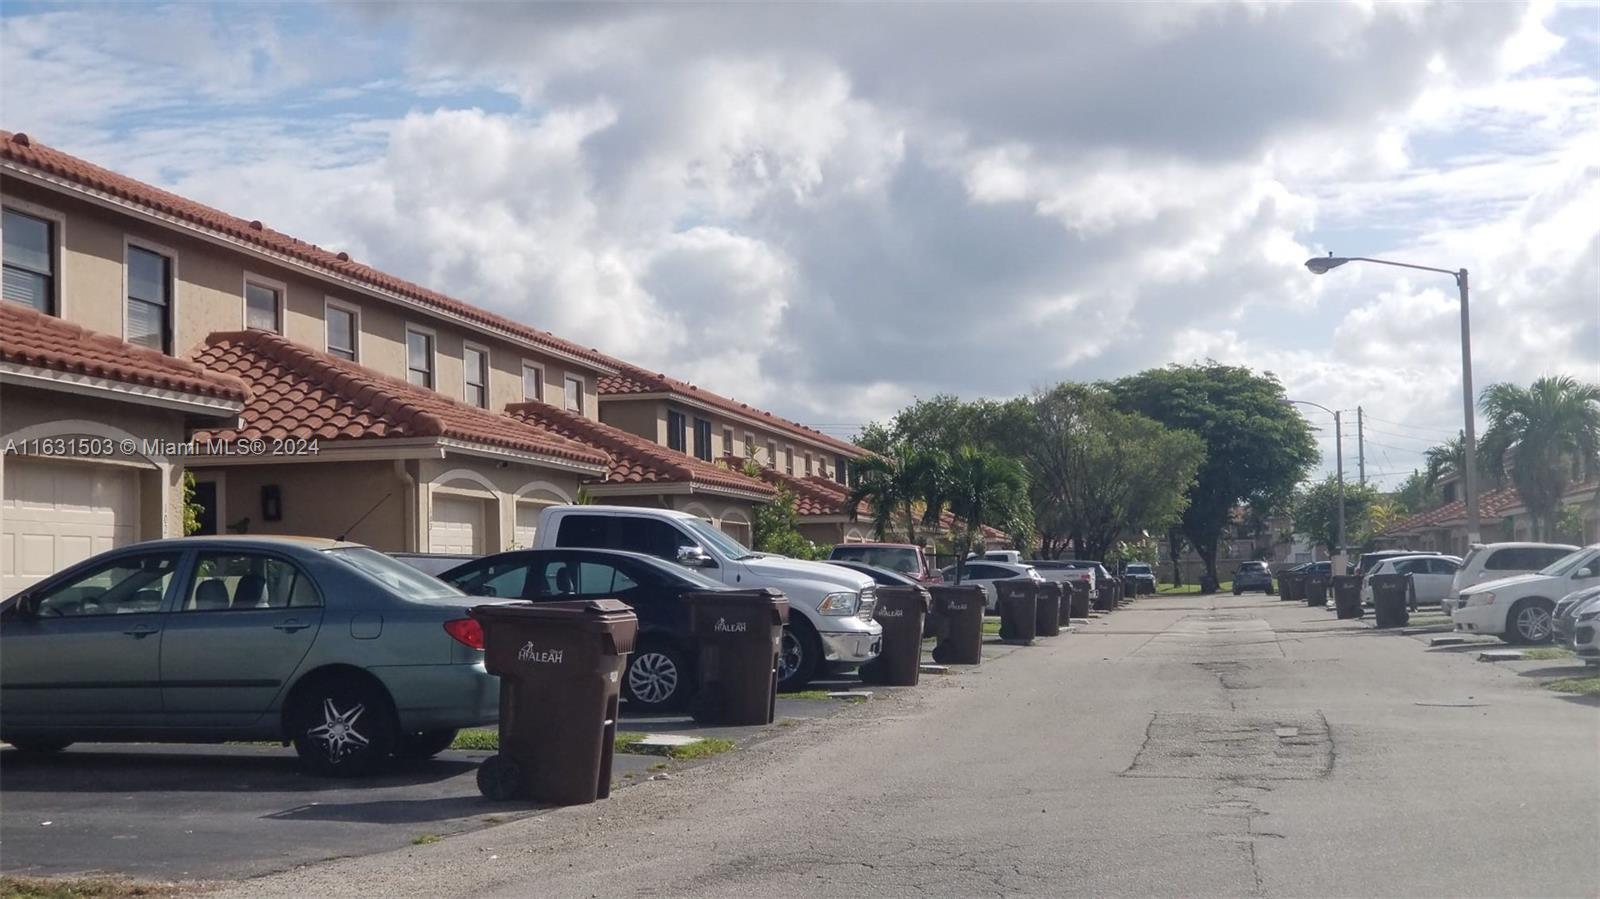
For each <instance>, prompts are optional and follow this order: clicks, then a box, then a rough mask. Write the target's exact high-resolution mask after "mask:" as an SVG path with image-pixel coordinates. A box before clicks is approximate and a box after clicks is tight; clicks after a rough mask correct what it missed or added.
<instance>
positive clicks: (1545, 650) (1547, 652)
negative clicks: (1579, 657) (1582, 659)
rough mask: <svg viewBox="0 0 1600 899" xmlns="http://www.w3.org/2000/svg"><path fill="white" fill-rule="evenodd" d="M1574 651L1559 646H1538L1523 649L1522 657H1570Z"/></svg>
mask: <svg viewBox="0 0 1600 899" xmlns="http://www.w3.org/2000/svg"><path fill="white" fill-rule="evenodd" d="M1574 655H1576V653H1574V652H1573V651H1572V650H1570V649H1564V648H1562V647H1560V646H1539V647H1535V648H1533V649H1524V650H1523V651H1522V657H1523V658H1525V659H1570V658H1572V657H1573V656H1574Z"/></svg>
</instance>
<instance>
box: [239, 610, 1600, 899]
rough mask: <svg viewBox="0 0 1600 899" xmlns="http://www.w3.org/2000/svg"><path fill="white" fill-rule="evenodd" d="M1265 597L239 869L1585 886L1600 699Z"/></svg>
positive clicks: (270, 889) (470, 887)
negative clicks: (501, 809)
mask: <svg viewBox="0 0 1600 899" xmlns="http://www.w3.org/2000/svg"><path fill="white" fill-rule="evenodd" d="M1522 673H1525V672H1519V671H1517V670H1513V669H1507V668H1503V667H1500V666H1496V665H1491V664H1485V663H1480V662H1476V661H1474V660H1473V657H1472V655H1471V654H1469V653H1463V652H1457V651H1446V650H1430V649H1428V648H1427V647H1426V646H1425V644H1424V643H1423V642H1422V641H1421V640H1420V639H1419V638H1414V637H1408V636H1403V635H1399V634H1396V633H1391V632H1377V631H1373V630H1370V629H1367V628H1364V627H1362V626H1361V625H1359V624H1354V623H1345V622H1336V621H1333V620H1331V616H1330V615H1329V614H1328V613H1327V612H1325V611H1322V610H1320V609H1315V610H1314V609H1307V608H1305V607H1304V606H1299V605H1296V604H1290V603H1282V602H1279V601H1277V600H1276V599H1274V598H1264V597H1259V596H1246V597H1239V598H1235V597H1232V596H1217V597H1194V598H1183V599H1176V598H1174V599H1165V598H1161V599H1154V598H1152V599H1143V600H1140V601H1139V602H1138V603H1137V604H1135V605H1134V606H1132V607H1131V608H1126V609H1123V610H1121V611H1118V612H1116V613H1115V614H1113V615H1111V616H1109V617H1107V618H1101V619H1097V620H1095V621H1094V622H1091V623H1089V624H1088V625H1085V626H1083V627H1082V628H1080V629H1079V631H1078V632H1077V633H1074V634H1069V635H1064V636H1062V637H1058V638H1054V639H1052V640H1049V641H1045V642H1043V643H1042V644H1041V645H1037V646H1034V647H1028V648H1024V649H1019V650H1016V651H1014V652H1011V653H1009V654H1007V655H1004V656H1003V657H998V658H994V659H991V660H989V661H986V662H985V664H984V665H982V666H981V667H979V668H978V669H976V670H969V671H967V672H965V673H961V674H957V675H953V676H949V677H941V678H928V679H925V680H926V681H927V683H926V685H925V686H924V687H921V688H918V689H916V690H912V691H903V692H896V693H893V694H887V695H884V696H881V697H875V698H874V699H873V700H872V701H871V702H869V703H866V704H864V705H863V706H861V707H857V708H852V709H850V710H848V711H846V712H844V713H842V714H839V715H836V716H833V717H831V718H826V719H816V720H812V721H808V722H804V723H802V724H801V725H799V726H795V727H792V728H789V729H788V732H786V733H784V734H783V735H782V736H780V737H779V738H776V739H773V740H769V741H766V742H763V743H760V744H757V745H755V746H752V747H751V748H749V749H748V750H746V751H742V752H739V753H737V754H735V755H732V756H728V757H725V758H723V759H719V760H718V761H716V762H715V763H713V764H709V765H705V766H702V767H699V768H696V769H693V770H691V771H688V772H686V773H684V774H683V775H682V776H680V777H677V778H675V779H672V780H669V781H661V782H652V783H646V784H644V785H641V786H639V787H636V788H632V789H629V790H626V791H624V792H623V793H621V794H619V795H617V796H616V797H614V798H613V799H612V800H610V801H608V802H605V803H600V804H596V805H592V806H586V807H576V808H570V809H562V810H558V811H554V812H551V813H549V814H544V815H540V816H537V817H530V818H525V819H521V820H518V821H514V822H511V823H508V824H504V825H501V826H498V827H493V828H488V829H482V830H477V831H474V832H471V833H467V834H463V835H461V836H459V837H454V838H450V839H446V840H444V841H443V842H440V843H437V844H434V845H430V846H420V847H413V848H407V849H403V850H400V851H396V852H390V853H386V854H381V855H373V856H368V857H365V858H355V859H346V860H341V861H337V862H332V863H329V864H325V865H317V866H313V867H308V868H304V869H300V870H296V871H291V872H287V873H284V874H280V875H274V876H271V877H267V878H262V879H258V880H254V881H249V882H246V883H243V884H240V885H238V886H236V887H235V888H233V889H232V890H229V891H224V892H223V893H220V894H218V895H221V896H285V897H289V896H293V897H300V896H311V895H314V896H328V897H337V896H363V897H365V896H370V895H398V894H402V893H405V894H411V895H428V896H441V897H444V896H469V895H470V896H476V897H496V896H503V897H520V896H528V895H540V896H635V895H637V896H646V895H648V896H652V897H656V896H704V897H738V899H747V897H750V896H797V897H799V896H805V897H828V896H862V895H874V896H922V895H941V896H962V897H966V896H983V895H1051V896H1059V895H1093V896H1124V895H1126V896H1152V895H1183V896H1336V895H1337V896H1366V895H1415V896H1507V895H1537V896H1566V895H1571V896H1593V895H1595V894H1596V891H1597V888H1600V836H1597V834H1600V709H1597V708H1595V707H1594V706H1592V705H1588V704H1585V703H1582V702H1578V701H1572V700H1570V699H1564V698H1562V697H1559V696H1556V695H1553V694H1550V693H1548V692H1545V691H1543V690H1540V689H1538V688H1537V687H1536V686H1535V685H1534V682H1533V680H1532V679H1530V678H1527V677H1523V676H1521V674H1522Z"/></svg>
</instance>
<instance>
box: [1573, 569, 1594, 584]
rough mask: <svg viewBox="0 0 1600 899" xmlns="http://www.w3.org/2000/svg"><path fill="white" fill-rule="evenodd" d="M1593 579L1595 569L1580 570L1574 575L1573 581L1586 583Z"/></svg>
mask: <svg viewBox="0 0 1600 899" xmlns="http://www.w3.org/2000/svg"><path fill="white" fill-rule="evenodd" d="M1592 577H1594V569H1593V568H1579V569H1578V570H1577V571H1575V572H1573V573H1572V578H1573V580H1578V581H1585V580H1588V579H1589V578H1592Z"/></svg>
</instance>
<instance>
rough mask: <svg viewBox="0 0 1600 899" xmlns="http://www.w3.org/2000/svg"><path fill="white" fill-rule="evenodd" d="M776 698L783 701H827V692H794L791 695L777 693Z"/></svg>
mask: <svg viewBox="0 0 1600 899" xmlns="http://www.w3.org/2000/svg"><path fill="white" fill-rule="evenodd" d="M778 696H779V697H781V698H783V699H814V700H823V699H827V698H828V691H827V690H796V691H794V692H793V693H779V694H778Z"/></svg>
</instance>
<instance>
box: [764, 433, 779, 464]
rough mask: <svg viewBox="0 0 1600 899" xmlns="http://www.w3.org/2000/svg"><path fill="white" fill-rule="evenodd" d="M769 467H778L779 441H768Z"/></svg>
mask: <svg viewBox="0 0 1600 899" xmlns="http://www.w3.org/2000/svg"><path fill="white" fill-rule="evenodd" d="M767 467H768V468H777V467H778V441H776V440H768V441H767Z"/></svg>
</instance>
